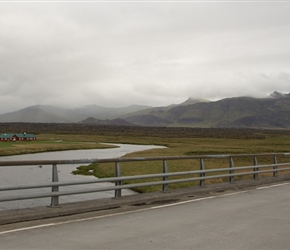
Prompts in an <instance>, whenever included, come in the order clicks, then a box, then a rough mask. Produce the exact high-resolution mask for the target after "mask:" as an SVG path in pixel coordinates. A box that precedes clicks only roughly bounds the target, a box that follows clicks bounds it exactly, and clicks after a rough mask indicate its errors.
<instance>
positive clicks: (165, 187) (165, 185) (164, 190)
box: [162, 160, 168, 192]
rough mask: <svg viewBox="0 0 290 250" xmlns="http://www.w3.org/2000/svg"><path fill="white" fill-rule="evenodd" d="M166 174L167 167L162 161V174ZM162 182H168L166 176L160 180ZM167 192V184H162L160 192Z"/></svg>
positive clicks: (164, 161)
mask: <svg viewBox="0 0 290 250" xmlns="http://www.w3.org/2000/svg"><path fill="white" fill-rule="evenodd" d="M167 173H168V167H167V162H166V160H163V174H167ZM162 180H163V181H167V180H168V176H164V177H163V178H162ZM167 191H168V184H163V185H162V192H167Z"/></svg>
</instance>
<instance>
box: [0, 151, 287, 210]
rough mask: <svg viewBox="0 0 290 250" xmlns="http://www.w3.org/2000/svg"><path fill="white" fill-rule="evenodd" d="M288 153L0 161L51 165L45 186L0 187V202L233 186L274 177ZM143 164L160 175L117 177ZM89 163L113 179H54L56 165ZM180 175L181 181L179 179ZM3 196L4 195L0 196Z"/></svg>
mask: <svg viewBox="0 0 290 250" xmlns="http://www.w3.org/2000/svg"><path fill="white" fill-rule="evenodd" d="M289 156H290V153H271V154H233V155H194V156H169V157H147V158H142V157H140V158H110V159H81V160H46V161H44V160H39V161H38V160H37V161H0V172H1V167H7V166H12V167H13V166H28V165H29V166H30V165H32V166H34V165H35V166H52V181H51V182H49V183H43V184H37V185H32V184H31V185H29V184H27V185H18V186H5V187H3V186H0V202H4V201H15V200H24V199H35V198H47V197H50V198H51V204H50V206H51V207H57V206H59V197H60V196H67V195H75V194H84V193H93V192H103V191H109V190H115V195H114V197H115V198H120V197H121V196H122V192H121V191H122V189H132V188H137V187H144V186H156V185H161V186H162V191H163V192H166V191H168V190H169V185H170V184H174V183H182V182H195V181H198V182H199V185H200V187H203V186H204V185H205V181H206V180H209V179H220V178H227V181H228V182H230V183H233V182H234V181H235V177H236V176H245V175H252V178H253V179H255V180H256V179H258V177H259V174H262V173H272V176H273V177H276V176H278V173H279V172H281V171H289V170H290V160H289V159H290V157H289ZM241 157H250V158H252V159H253V164H252V165H249V166H238V167H236V166H235V162H234V160H235V159H236V158H241ZM258 157H271V158H273V160H272V163H270V164H262V165H259V164H258ZM278 157H280V158H283V157H285V159H286V160H287V162H283V163H278V160H277V159H278ZM193 159H195V160H199V169H198V170H192V171H180V172H169V170H168V169H169V168H168V166H167V163H168V161H172V160H177V161H181V160H193ZM206 159H215V160H219V159H228V162H229V164H228V166H226V167H222V168H211V169H207V168H206V164H205V160H206ZM141 161H142V162H143V161H159V162H162V169H163V170H162V172H160V173H155V174H145V175H134V176H121V163H124V162H136V167H138V164H137V162H141ZM91 163H114V164H115V177H110V178H100V179H98V178H96V179H95V180H86V181H70V182H62V181H59V178H58V165H63V164H76V165H80V164H91ZM182 176H184V178H180V177H182ZM171 177H179V179H171ZM150 178H160V180H159V181H149V182H143V183H134V184H123V182H124V181H128V180H141V179H150ZM103 182H113V183H115V186H107V187H95V188H87V189H80V190H66V191H61V190H60V188H61V187H62V186H74V185H84V184H85V185H89V184H93V183H103ZM48 187H49V188H51V192H47V193H36V194H26V195H19V194H17V192H16V194H15V195H6V196H5V191H13V190H14V191H17V190H25V189H40V188H48ZM3 194H4V195H3Z"/></svg>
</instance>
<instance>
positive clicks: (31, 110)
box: [0, 105, 149, 123]
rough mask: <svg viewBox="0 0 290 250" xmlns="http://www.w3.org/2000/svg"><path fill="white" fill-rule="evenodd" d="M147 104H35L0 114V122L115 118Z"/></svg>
mask: <svg viewBox="0 0 290 250" xmlns="http://www.w3.org/2000/svg"><path fill="white" fill-rule="evenodd" d="M147 108H149V107H148V106H141V105H131V106H128V107H121V108H108V107H102V106H98V105H88V106H84V107H79V108H75V109H65V108H60V107H56V106H50V105H35V106H30V107H26V108H24V109H20V110H18V111H15V112H10V113H6V114H2V115H0V122H45V123H77V122H81V121H83V120H85V119H87V118H88V117H94V118H95V119H115V118H119V117H120V116H123V115H124V114H129V113H132V112H136V111H139V110H142V109H147Z"/></svg>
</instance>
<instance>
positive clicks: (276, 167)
mask: <svg viewBox="0 0 290 250" xmlns="http://www.w3.org/2000/svg"><path fill="white" fill-rule="evenodd" d="M277 163H278V161H277V156H276V155H274V164H277ZM277 169H278V166H277V165H275V166H274V170H277ZM273 176H274V177H277V176H278V171H273Z"/></svg>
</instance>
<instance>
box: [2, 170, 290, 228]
mask: <svg viewBox="0 0 290 250" xmlns="http://www.w3.org/2000/svg"><path fill="white" fill-rule="evenodd" d="M289 180H290V175H288V174H287V175H281V176H278V177H264V178H262V179H259V180H242V181H235V182H234V183H232V184H231V183H220V184H211V185H208V186H205V187H199V186H195V187H191V188H185V189H178V190H172V191H169V192H166V193H163V192H155V193H145V194H136V195H135V194H134V195H128V196H124V197H122V198H120V199H115V198H105V199H97V200H91V201H82V202H74V203H67V204H62V205H61V206H59V207H49V206H40V207H33V208H26V209H17V210H8V211H1V212H0V225H5V224H11V223H17V222H22V221H32V220H40V219H46V218H54V217H59V216H66V215H73V214H80V213H86V212H92V211H99V210H107V209H113V208H117V207H122V206H128V205H141V204H150V203H154V202H163V203H166V202H170V201H172V200H186V199H189V198H190V199H192V198H193V197H201V196H208V195H212V194H213V193H217V192H225V191H231V190H246V189H251V188H253V187H257V186H261V185H267V184H272V183H278V182H283V181H289Z"/></svg>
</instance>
